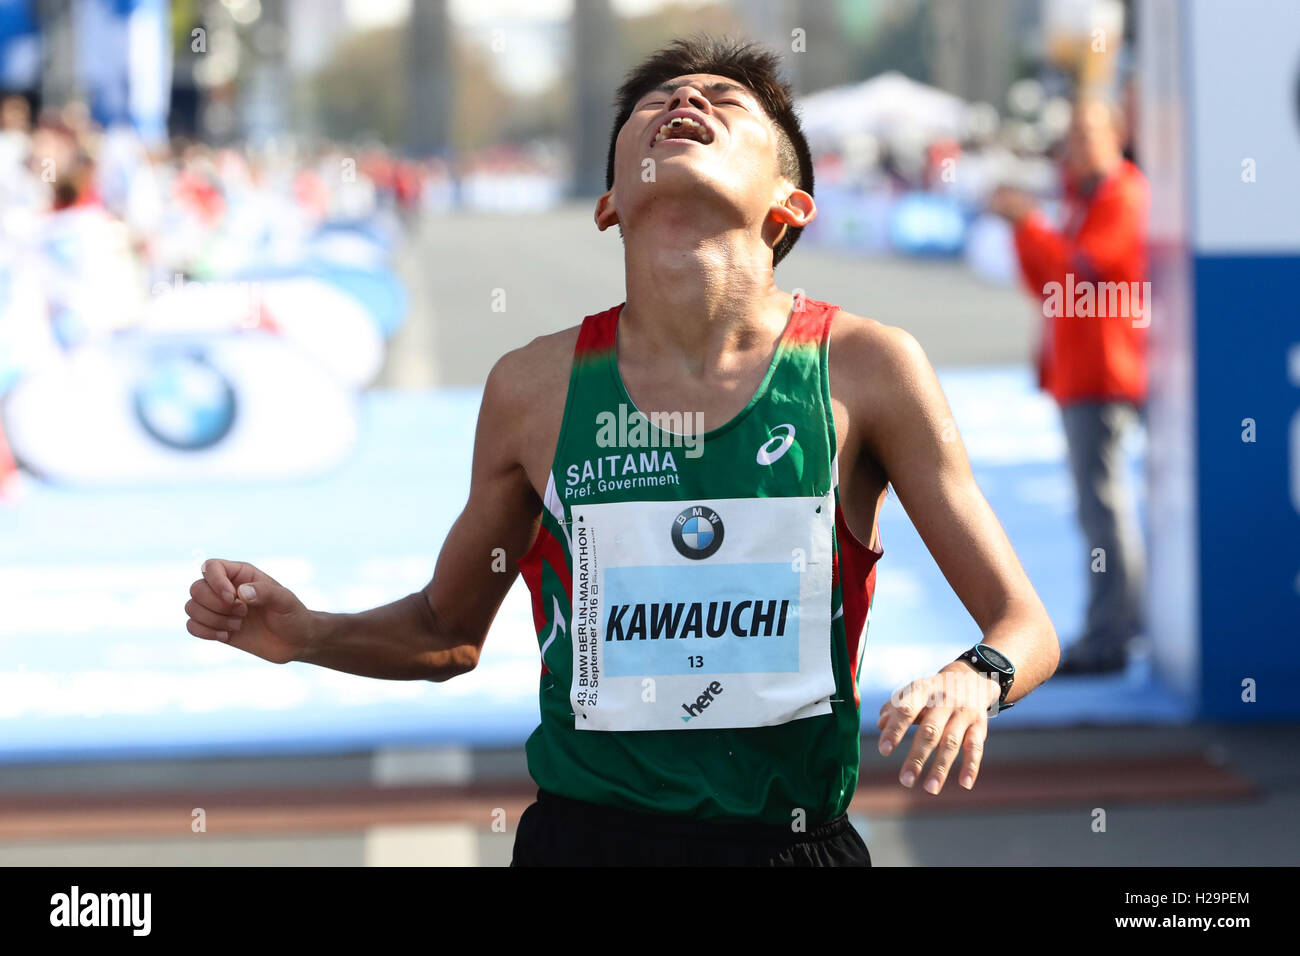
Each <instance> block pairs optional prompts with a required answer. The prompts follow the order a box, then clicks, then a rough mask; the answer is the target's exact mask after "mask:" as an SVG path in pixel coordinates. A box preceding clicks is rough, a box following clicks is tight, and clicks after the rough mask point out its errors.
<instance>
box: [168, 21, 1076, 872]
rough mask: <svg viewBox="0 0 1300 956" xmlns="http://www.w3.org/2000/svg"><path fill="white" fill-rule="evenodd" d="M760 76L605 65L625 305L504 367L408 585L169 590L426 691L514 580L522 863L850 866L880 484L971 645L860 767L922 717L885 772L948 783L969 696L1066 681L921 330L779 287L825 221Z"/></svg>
mask: <svg viewBox="0 0 1300 956" xmlns="http://www.w3.org/2000/svg"><path fill="white" fill-rule="evenodd" d="M778 67H779V60H778V59H777V58H776V57H775V56H774V55H772V54H771V53H769V52H767V51H765V50H763V49H762V48H761V47H756V46H753V45H739V44H735V43H732V42H730V41H716V40H710V39H698V40H692V41H677V42H676V43H674V44H672V45H671V46H669V47H667V48H666V49H664V50H661V51H659V52H658V53H656V54H654V55H653V56H651V57H650V58H649V59H648V60H646V61H645V62H644V63H643V64H641V65H640V66H639V67H638V68H637V69H636V70H634V71H633V72H632V73H631V74H630V75H629V76H628V78H627V81H626V83H625V84H624V86H623V87H622V88H621V89H620V92H619V98H618V107H619V110H618V116H617V119H616V121H615V124H614V129H613V133H612V136H611V142H610V159H609V169H608V172H607V181H608V184H609V186H610V189H609V191H608V192H606V193H605V194H604V195H603V196H601V197H600V199H599V201H598V202H597V205H596V224H597V226H598V228H600V229H602V230H604V229H608V228H609V227H610V226H615V225H617V226H618V227H619V229H620V231H621V233H622V236H623V244H624V251H625V266H626V281H627V298H626V301H625V302H623V303H622V304H621V305H619V306H615V307H614V308H611V309H609V310H607V311H605V312H602V313H599V314H596V315H591V316H588V317H587V318H586V319H584V320H583V322H582V324H581V325H580V326H577V327H575V328H570V329H568V330H566V331H564V332H559V333H556V334H554V335H547V336H542V337H540V338H538V339H536V340H534V341H533V342H531V343H529V344H528V345H526V346H524V347H523V348H520V349H517V350H515V351H513V352H509V353H507V354H506V355H505V356H503V357H502V358H501V359H500V360H499V361H498V362H497V364H496V366H495V367H494V368H493V370H492V372H491V374H490V375H489V377H488V381H487V384H486V386H485V390H484V395H483V403H482V407H481V410H480V413H479V422H478V430H477V435H476V439H475V449H474V461H473V472H472V483H471V487H470V493H469V500H468V502H467V503H466V505H465V509H464V511H463V512H462V514H461V516H460V518H459V519H458V520H457V521H456V523H455V524H454V525H453V527H452V529H451V531H450V532H449V533H448V536H447V539H446V541H445V542H444V544H443V548H442V552H441V554H440V555H439V557H438V561H437V565H436V567H435V570H434V574H433V579H432V580H431V581H430V582H429V584H428V585H427V586H426V587H425V588H424V589H423V590H421V591H419V592H416V593H414V594H411V595H408V596H407V597H405V598H403V599H401V600H399V601H395V602H393V603H392V604H389V605H386V606H384V607H379V608H375V609H373V610H370V611H366V612H363V613H359V614H327V613H321V612H316V611H310V610H308V609H307V608H306V607H304V606H303V605H302V603H301V602H300V601H299V600H298V599H297V598H296V597H295V596H294V595H293V594H292V593H291V592H290V591H289V590H288V589H287V588H285V587H284V586H283V585H281V584H279V583H278V582H276V581H274V580H272V579H271V578H270V577H268V576H267V575H266V574H265V573H263V572H262V571H260V570H259V569H257V568H255V567H253V566H251V565H249V564H246V563H241V562H236V561H224V560H217V559H214V560H209V561H207V562H205V563H204V566H203V577H202V578H201V579H200V580H198V581H196V582H195V583H194V585H193V586H192V587H191V589H190V595H191V598H192V599H191V600H190V601H189V602H188V603H187V604H186V606H185V609H186V612H187V613H188V615H189V621H188V622H187V628H188V630H189V631H190V633H191V634H194V635H195V636H197V637H201V638H205V639H208V640H221V641H225V642H227V643H230V644H232V645H234V646H235V647H238V648H240V649H241V650H245V651H248V652H250V653H252V654H256V655H258V656H260V657H263V658H265V659H267V660H270V661H274V662H277V663H286V662H289V661H303V662H308V663H313V664H318V665H321V666H323V667H330V668H333V669H336V670H342V671H347V672H349V673H354V674H362V675H367V676H371V677H380V678H388V679H398V680H400V679H418V680H432V681H443V680H447V679H448V678H451V677H455V676H457V675H458V674H463V673H465V672H467V671H469V670H471V669H473V668H474V666H475V664H476V662H477V661H478V658H479V654H480V652H481V649H482V646H483V642H484V639H485V637H486V635H487V632H488V627H489V625H490V624H491V622H492V619H493V616H494V615H495V613H496V611H497V609H498V608H499V606H500V604H501V601H502V600H503V599H504V597H505V595H506V592H507V590H508V589H509V588H510V586H511V583H512V581H513V580H514V576H515V575H514V572H515V571H518V572H521V573H522V574H523V576H524V579H525V581H526V582H527V584H528V587H529V589H530V591H531V592H532V598H533V613H534V619H535V623H536V626H537V635H538V643H539V647H540V650H541V656H542V666H541V685H540V702H541V724H540V726H539V727H538V728H537V730H536V731H534V733H533V734H532V736H531V737H530V738H529V740H528V744H527V756H528V766H529V771H530V773H531V775H532V776H533V778H534V780H535V781H536V782H537V784H538V786H539V793H538V800H537V802H536V803H534V804H532V805H531V806H530V807H529V808H528V809H527V810H526V811H525V813H524V816H523V818H522V820H521V821H520V825H519V829H518V832H517V834H516V840H515V853H514V860H513V863H514V865H530V864H557V863H558V864H582V863H590V864H634V863H665V864H694V863H700V864H703V863H713V864H718V863H730V864H754V865H796V866H816V865H870V856H869V854H868V852H867V848H866V846H865V844H864V843H863V841H862V839H861V837H860V836H859V835H858V834H857V833H856V832H855V831H854V829H853V828H852V826H850V825H849V824H848V822H847V818H846V816H845V810H846V808H847V806H848V804H849V801H850V799H851V798H852V796H853V792H854V788H855V787H856V784H857V777H858V763H859V740H860V733H861V724H860V711H859V699H858V667H859V664H860V661H861V654H862V646H863V644H862V639H863V636H864V631H865V627H866V619H867V614H868V612H869V609H870V603H871V598H872V591H873V589H874V580H875V578H874V574H873V569H874V566H875V562H876V561H877V559H879V557H880V555H881V553H882V551H881V548H880V545H879V543H878V535H877V529H876V520H877V516H878V514H879V511H880V507H881V505H882V503H883V500H884V497H885V492H886V489H887V485H888V484H891V483H892V484H893V486H894V489H895V490H896V491H897V493H898V496H899V499H900V501H902V503H903V505H904V507H905V508H906V509H907V511H908V514H909V515H910V516H911V518H912V520H913V522H914V523H915V525H916V527H917V529H918V531H919V532H920V534H921V537H922V538H923V539H924V541H925V542H926V545H927V547H928V548H929V549H930V551H931V553H932V554H933V555H934V557H935V560H936V561H937V562H938V564H939V566H940V567H941V568H942V570H943V572H944V573H945V575H946V576H947V578H948V580H949V582H950V583H951V584H952V586H953V587H954V589H955V590H956V592H957V594H958V595H959V596H960V597H961V599H962V601H963V602H964V603H965V605H966V607H967V609H968V610H969V611H970V613H971V616H972V617H973V618H974V620H975V623H976V624H977V625H978V627H979V629H980V631H981V632H982V635H983V639H982V644H980V645H978V649H972V651H971V652H970V654H969V656H964V657H963V658H959V659H958V660H955V661H954V662H953V663H952V664H950V665H948V666H947V667H945V668H943V669H942V670H941V671H940V672H939V673H937V674H935V675H932V676H930V677H925V678H922V679H919V680H917V681H914V682H913V683H911V684H909V685H908V686H907V687H905V688H902V689H901V690H900V691H899V692H897V693H896V694H894V695H893V696H892V697H891V699H890V700H889V701H887V702H885V703H884V704H883V706H881V708H880V714H879V719H878V721H877V726H878V727H879V728H880V730H881V734H880V744H879V747H880V752H881V753H882V754H884V755H888V754H889V753H890V752H891V751H892V750H893V749H894V747H896V746H897V745H898V744H899V742H900V741H901V740H902V739H903V736H904V734H905V732H906V731H907V729H908V727H910V726H911V725H912V724H916V725H917V726H918V732H917V734H916V735H915V740H914V742H913V745H912V747H911V749H910V751H909V752H908V754H907V757H906V759H905V760H904V762H903V767H902V770H901V772H900V781H901V782H902V784H903V785H904V786H905V787H913V786H917V785H923V786H924V787H925V789H926V790H927V791H928V792H931V793H938V792H939V791H940V789H941V788H942V787H943V785H944V782H945V781H946V780H947V778H948V776H949V775H950V774H951V773H952V772H953V770H954V768H955V767H956V766H957V763H958V757H959V755H960V757H961V777H960V779H959V783H960V785H961V786H963V787H965V788H967V789H969V788H970V787H971V786H972V785H973V784H974V780H975V777H976V775H977V774H978V772H979V767H980V760H981V756H982V752H983V745H984V739H985V735H986V733H987V726H988V714H989V712H990V710H991V711H992V712H993V713H996V709H997V708H998V707H1000V706H1007V705H1009V704H1010V703H1011V702H1012V701H1014V700H1017V699H1019V698H1020V697H1023V696H1024V695H1025V694H1026V693H1028V692H1029V691H1030V690H1032V689H1033V688H1034V687H1036V686H1037V685H1038V684H1040V683H1042V682H1043V681H1044V680H1046V679H1047V678H1048V676H1050V674H1051V673H1052V670H1053V668H1054V667H1055V666H1056V661H1057V655H1058V647H1057V641H1056V635H1055V632H1054V631H1053V629H1052V625H1051V622H1050V621H1049V620H1048V617H1047V614H1046V612H1045V611H1044V609H1043V606H1042V604H1041V603H1040V602H1039V600H1038V597H1037V595H1036V594H1035V593H1034V590H1033V588H1032V587H1031V585H1030V583H1029V581H1028V579H1027V578H1026V576H1025V574H1024V572H1023V570H1022V569H1021V567H1020V564H1019V562H1018V561H1017V559H1016V556H1015V554H1014V553H1013V551H1012V549H1011V546H1010V544H1009V542H1008V541H1007V538H1006V535H1005V534H1004V533H1003V531H1002V528H1001V526H1000V525H999V524H998V521H997V519H996V518H995V517H994V515H993V513H992V511H991V510H990V508H989V506H988V504H987V502H986V501H985V500H984V498H983V496H982V495H981V493H980V491H979V489H978V488H977V487H976V485H975V482H974V480H973V478H972V476H971V472H970V467H969V465H968V462H967V459H966V455H965V452H964V450H963V448H962V444H961V441H960V440H959V439H958V438H957V436H956V434H955V432H954V431H953V429H952V418H951V413H950V412H949V410H948V406H947V403H946V401H945V400H944V396H943V393H942V391H941V390H940V388H939V384H938V382H937V381H936V379H935V375H934V372H933V371H932V369H931V368H930V365H929V363H928V361H927V360H926V358H925V355H924V354H923V353H922V351H921V349H920V347H919V346H918V345H917V343H916V342H915V340H914V339H913V338H912V337H911V336H910V335H908V334H907V333H906V332H903V331H901V330H899V329H895V328H890V327H888V326H884V325H881V324H879V323H877V322H874V321H871V320H869V319H864V318H860V317H859V316H856V315H852V314H850V313H848V312H845V311H843V310H840V309H837V308H836V307H835V306H832V305H829V304H827V303H824V302H820V301H817V300H814V299H810V298H805V297H803V296H794V295H791V294H790V293H788V292H785V291H782V290H781V289H779V288H777V286H776V285H775V283H774V281H773V269H774V267H775V265H776V263H777V262H779V261H780V259H781V258H782V257H783V256H784V255H785V254H786V253H788V252H789V250H790V248H791V246H793V244H794V242H795V240H796V239H797V238H798V235H799V230H801V229H802V228H803V227H804V226H805V225H807V224H808V223H809V222H810V221H811V220H812V218H813V216H814V215H815V212H816V207H815V205H814V202H813V196H812V185H813V182H812V164H811V160H810V158H809V154H808V149H807V145H806V144H805V142H804V138H803V135H802V133H801V131H800V128H799V124H798V121H797V119H796V118H795V114H794V112H793V110H792V108H791V104H790V91H789V89H788V88H787V87H786V86H785V85H784V84H783V83H782V82H781V81H780V80H779V78H778V75H777V70H778ZM677 423H681V424H677ZM674 425H676V427H674ZM693 426H694V427H693ZM497 548H503V549H504V550H505V553H506V555H507V556H508V559H509V562H510V568H511V573H508V574H502V573H498V572H494V571H493V569H492V564H493V561H492V557H493V553H494V549H497ZM1008 661H1009V662H1010V663H1008ZM1012 665H1014V675H1012V674H1011V670H1012ZM931 758H933V759H931ZM927 762H929V764H930V766H929V771H928V773H927V772H926V770H925V767H926V764H927Z"/></svg>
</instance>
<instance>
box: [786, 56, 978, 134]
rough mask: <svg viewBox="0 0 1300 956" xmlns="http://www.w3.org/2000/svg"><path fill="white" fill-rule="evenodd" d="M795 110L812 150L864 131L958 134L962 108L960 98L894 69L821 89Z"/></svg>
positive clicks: (962, 114) (963, 111) (963, 104)
mask: <svg viewBox="0 0 1300 956" xmlns="http://www.w3.org/2000/svg"><path fill="white" fill-rule="evenodd" d="M798 108H799V115H800V118H801V119H802V121H803V127H804V133H805V134H806V135H807V137H808V142H809V145H810V146H811V147H812V149H813V150H814V151H820V150H825V149H834V148H839V147H840V146H841V145H842V144H843V143H844V142H845V141H846V140H851V139H854V138H856V137H860V136H861V135H862V134H864V133H865V134H870V135H872V136H876V137H880V138H883V139H892V138H894V137H896V136H902V137H905V138H907V139H916V138H924V139H929V138H932V137H934V136H940V135H947V136H960V135H961V133H962V130H963V128H964V122H965V117H966V111H967V105H966V102H965V100H963V99H962V98H961V97H959V96H954V95H953V94H951V93H945V92H944V91H943V90H939V89H935V88H934V87H932V86H927V85H925V84H924V83H918V82H917V81H916V80H912V79H909V78H908V77H906V76H904V75H903V74H901V73H896V72H890V73H882V74H881V75H880V76H876V77H872V78H871V79H869V80H865V81H864V82H862V83H855V84H852V85H849V86H836V87H832V88H831V89H828V90H821V91H819V92H817V93H813V94H811V95H809V96H805V97H803V98H802V99H800V100H799V101H798Z"/></svg>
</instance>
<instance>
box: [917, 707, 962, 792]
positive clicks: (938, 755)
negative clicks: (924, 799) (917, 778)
mask: <svg viewBox="0 0 1300 956" xmlns="http://www.w3.org/2000/svg"><path fill="white" fill-rule="evenodd" d="M969 726H970V718H969V717H966V716H963V714H962V712H961V711H959V710H958V711H953V713H952V715H951V716H950V717H949V718H948V725H947V726H946V727H945V728H944V730H943V735H942V737H941V738H940V740H939V745H938V747H937V748H936V749H935V751H934V761H933V762H932V763H931V764H930V774H929V776H927V777H926V779H925V792H926V793H933V794H937V793H938V792H939V791H940V790H942V789H943V785H944V784H945V783H946V782H947V781H948V774H949V773H951V772H952V768H953V767H955V766H956V765H957V756H958V754H960V753H961V744H962V740H963V739H965V737H966V730H967V728H968V727H969Z"/></svg>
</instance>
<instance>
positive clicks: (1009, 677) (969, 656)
mask: <svg viewBox="0 0 1300 956" xmlns="http://www.w3.org/2000/svg"><path fill="white" fill-rule="evenodd" d="M957 660H959V661H965V662H966V663H967V664H969V665H970V666H971V667H973V668H975V669H976V670H977V671H979V672H980V673H981V674H987V675H988V676H989V677H992V678H994V679H995V680H997V682H998V686H999V687H1001V688H1002V693H1001V694H999V695H998V699H997V700H995V701H994V702H993V703H992V704H990V705H989V710H988V714H989V716H990V717H996V716H997V715H998V714H999V713H1000V712H1002V711H1004V710H1010V709H1011V708H1012V707H1014V706H1016V705H1015V704H1008V703H1007V702H1006V700H1007V692H1008V691H1009V690H1011V685H1012V684H1014V683H1015V682H1016V669H1015V667H1014V666H1012V663H1011V662H1010V661H1009V660H1007V658H1006V655H1005V654H1003V653H1002V652H1001V651H999V650H998V649H997V648H996V647H991V646H990V645H988V644H976V645H975V646H974V647H972V648H971V649H970V650H968V651H965V652H964V653H963V654H962V655H961V656H960V657H958V658H957Z"/></svg>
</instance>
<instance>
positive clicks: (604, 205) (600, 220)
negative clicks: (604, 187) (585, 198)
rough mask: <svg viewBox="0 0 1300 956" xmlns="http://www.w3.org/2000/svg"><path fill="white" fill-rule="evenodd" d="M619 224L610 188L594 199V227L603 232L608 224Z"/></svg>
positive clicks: (612, 192)
mask: <svg viewBox="0 0 1300 956" xmlns="http://www.w3.org/2000/svg"><path fill="white" fill-rule="evenodd" d="M614 225H620V223H619V221H618V212H617V210H615V209H614V191H613V190H612V189H611V190H610V191H609V192H607V193H605V194H604V195H603V196H601V197H600V198H599V199H597V200H596V228H597V229H599V230H600V231H601V232H604V231H605V230H606V229H608V228H609V227H610V226H614Z"/></svg>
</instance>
